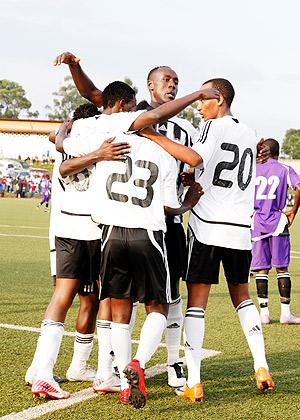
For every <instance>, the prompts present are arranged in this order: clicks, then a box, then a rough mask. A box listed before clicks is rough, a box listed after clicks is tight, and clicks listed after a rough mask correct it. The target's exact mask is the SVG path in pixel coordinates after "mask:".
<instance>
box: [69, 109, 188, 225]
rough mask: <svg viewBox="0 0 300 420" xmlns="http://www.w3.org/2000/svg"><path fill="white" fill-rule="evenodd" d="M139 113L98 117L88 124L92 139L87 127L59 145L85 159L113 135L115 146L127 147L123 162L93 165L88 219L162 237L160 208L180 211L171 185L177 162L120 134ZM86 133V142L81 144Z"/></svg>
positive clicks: (158, 149)
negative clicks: (92, 183) (92, 185)
mask: <svg viewBox="0 0 300 420" xmlns="http://www.w3.org/2000/svg"><path fill="white" fill-rule="evenodd" d="M141 112H143V111H141ZM141 112H136V113H134V112H129V113H125V112H121V113H114V114H111V115H106V114H102V115H101V116H99V117H97V118H95V119H94V120H93V121H91V127H93V128H94V129H95V132H94V135H90V134H91V131H89V130H92V129H91V128H87V127H86V126H82V130H81V133H80V132H78V133H76V132H75V136H73V130H72V133H71V136H70V137H69V138H68V139H66V140H65V141H64V150H65V151H66V152H67V153H71V154H77V155H82V154H86V153H88V152H90V151H92V150H95V149H97V148H98V147H100V146H101V144H102V143H103V141H104V140H105V139H107V138H108V137H111V136H112V135H114V136H116V140H115V142H120V141H121V142H124V141H126V142H128V143H129V144H130V145H131V151H130V153H129V155H128V158H127V159H126V161H125V162H121V161H102V162H98V163H97V165H96V176H95V185H94V192H93V200H92V202H93V203H92V207H93V208H92V218H93V220H94V221H95V222H96V223H101V224H106V225H115V226H122V227H128V228H143V229H149V230H163V231H165V229H166V226H165V216H164V206H168V207H172V208H178V207H180V205H179V203H178V199H177V193H176V183H175V182H174V179H175V178H176V176H177V167H176V161H175V159H174V158H172V157H171V156H170V155H169V154H168V153H166V152H165V151H164V150H163V149H162V148H161V147H159V146H157V145H156V144H154V143H152V142H151V141H149V140H148V139H145V138H142V137H139V136H137V135H136V134H124V133H125V132H126V131H127V130H128V129H129V128H130V126H131V124H132V123H133V122H134V120H135V119H136V118H137V116H138V115H139V114H140V113H141ZM95 120H96V123H95ZM86 121H87V120H86ZM79 128H80V127H79ZM79 131H80V130H79ZM86 132H89V137H88V138H86V140H85V139H83V137H84V136H85V133H86Z"/></svg>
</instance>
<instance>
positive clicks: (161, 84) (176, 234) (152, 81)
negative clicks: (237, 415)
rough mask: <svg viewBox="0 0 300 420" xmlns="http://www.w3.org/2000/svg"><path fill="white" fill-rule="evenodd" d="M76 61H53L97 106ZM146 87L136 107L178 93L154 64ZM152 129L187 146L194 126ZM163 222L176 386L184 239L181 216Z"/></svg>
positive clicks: (171, 376) (180, 122) (177, 123)
mask: <svg viewBox="0 0 300 420" xmlns="http://www.w3.org/2000/svg"><path fill="white" fill-rule="evenodd" d="M79 61H80V60H79V58H78V57H75V56H74V55H73V54H71V53H68V52H66V53H62V54H60V55H59V56H58V57H57V58H56V59H55V62H54V64H55V65H60V64H62V63H65V64H68V65H69V68H70V72H71V74H72V77H73V79H74V81H75V84H76V86H77V88H78V90H79V92H80V94H81V95H82V96H84V97H85V98H87V99H89V100H90V101H92V102H93V103H95V104H96V105H97V106H101V104H102V92H101V91H100V90H99V89H98V88H97V87H96V86H95V85H94V84H93V82H92V81H91V80H90V79H89V78H88V77H87V76H86V74H85V73H84V72H83V71H82V68H81V66H80V64H79ZM147 86H148V89H149V93H150V99H151V101H150V105H149V104H148V103H147V102H146V101H142V102H141V103H140V104H138V106H137V109H147V110H150V109H155V108H157V107H158V106H160V105H162V104H164V103H167V102H169V101H172V100H174V99H175V98H176V95H177V92H178V76H177V74H176V73H175V71H174V70H172V69H171V68H170V67H168V66H159V67H155V68H153V69H152V70H150V72H149V74H148V77H147ZM155 130H156V131H158V132H159V133H161V134H164V135H167V136H168V137H169V138H171V139H172V140H175V141H176V142H178V143H180V144H183V145H185V146H191V139H192V137H193V136H194V135H195V133H196V130H195V128H194V127H193V126H192V124H191V123H190V122H189V121H187V120H185V119H183V118H179V117H176V116H174V117H172V118H170V119H168V120H166V121H163V122H161V123H158V124H156V125H155ZM177 168H178V174H177V177H176V180H177V181H176V182H177V192H178V197H179V199H180V200H181V198H182V194H183V186H182V183H181V180H180V177H179V174H180V173H181V172H182V171H183V170H184V169H185V166H184V163H182V162H181V161H179V160H177ZM166 223H167V231H166V235H165V243H166V248H167V255H168V263H169V270H170V283H171V294H172V303H171V304H170V306H169V313H168V318H167V328H166V331H165V337H166V346H167V351H168V360H167V365H168V368H167V369H168V384H169V385H170V386H173V387H179V386H182V385H184V384H185V378H184V373H183V370H182V367H181V364H180V363H179V348H180V343H181V331H182V322H183V316H182V301H181V296H180V291H179V279H180V278H181V277H182V275H183V273H184V270H185V268H186V262H187V252H186V239H185V233H184V229H183V225H182V217H181V216H168V217H167V218H166Z"/></svg>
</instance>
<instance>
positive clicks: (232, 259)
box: [185, 236, 251, 284]
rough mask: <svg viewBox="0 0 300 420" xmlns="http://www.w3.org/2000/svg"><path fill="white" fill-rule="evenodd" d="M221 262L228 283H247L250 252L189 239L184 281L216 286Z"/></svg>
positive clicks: (192, 237)
mask: <svg viewBox="0 0 300 420" xmlns="http://www.w3.org/2000/svg"><path fill="white" fill-rule="evenodd" d="M221 262H222V264H223V268H224V273H225V277H226V280H227V282H228V283H231V284H242V283H248V281H249V273H250V264H251V251H250V250H241V249H231V248H223V247H220V246H214V245H206V244H203V243H201V242H199V241H197V239H196V238H194V236H191V238H189V257H188V267H187V273H186V276H185V280H186V281H188V282H192V283H205V284H218V283H219V271H220V263H221Z"/></svg>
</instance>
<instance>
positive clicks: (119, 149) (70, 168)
mask: <svg viewBox="0 0 300 420" xmlns="http://www.w3.org/2000/svg"><path fill="white" fill-rule="evenodd" d="M114 140H115V137H111V138H109V139H107V140H105V141H104V142H103V143H102V145H101V146H100V147H99V148H98V149H97V150H95V151H93V152H90V153H88V154H87V155H85V156H80V157H75V158H72V159H67V160H65V161H64V162H62V163H61V165H60V167H59V172H60V174H61V176H62V177H63V178H64V177H66V176H69V175H73V174H77V173H78V172H80V171H81V170H83V169H84V168H87V167H88V166H90V165H93V164H94V163H96V162H100V161H102V160H121V161H123V160H125V159H126V155H127V153H129V152H130V145H129V144H128V143H126V142H122V143H113V141H114Z"/></svg>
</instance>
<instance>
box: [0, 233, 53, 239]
mask: <svg viewBox="0 0 300 420" xmlns="http://www.w3.org/2000/svg"><path fill="white" fill-rule="evenodd" d="M0 236H9V237H15V238H16V237H21V238H39V239H49V236H35V235H14V234H12V233H0Z"/></svg>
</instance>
